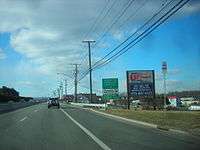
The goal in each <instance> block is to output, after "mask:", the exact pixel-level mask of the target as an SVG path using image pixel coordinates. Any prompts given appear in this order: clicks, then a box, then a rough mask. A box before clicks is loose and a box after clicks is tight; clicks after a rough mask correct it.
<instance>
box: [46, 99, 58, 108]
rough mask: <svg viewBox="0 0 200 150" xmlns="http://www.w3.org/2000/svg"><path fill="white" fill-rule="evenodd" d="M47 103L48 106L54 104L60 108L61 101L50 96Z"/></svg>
mask: <svg viewBox="0 0 200 150" xmlns="http://www.w3.org/2000/svg"><path fill="white" fill-rule="evenodd" d="M47 104H48V108H50V107H52V106H57V108H58V109H59V108H60V103H59V101H58V99H57V98H50V99H49V100H48V102H47Z"/></svg>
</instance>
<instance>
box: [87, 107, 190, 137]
mask: <svg viewBox="0 0 200 150" xmlns="http://www.w3.org/2000/svg"><path fill="white" fill-rule="evenodd" d="M88 110H91V111H93V112H95V113H98V114H101V115H104V116H107V117H109V118H114V119H117V120H119V121H123V122H124V121H125V122H129V123H135V124H138V125H143V126H147V127H150V128H155V129H159V130H163V131H170V132H175V133H179V134H189V133H188V132H186V131H182V130H176V129H170V128H167V127H163V126H160V125H156V124H151V123H147V122H143V121H138V120H133V119H127V118H124V117H120V116H116V115H111V114H108V113H104V112H100V111H96V110H94V109H88Z"/></svg>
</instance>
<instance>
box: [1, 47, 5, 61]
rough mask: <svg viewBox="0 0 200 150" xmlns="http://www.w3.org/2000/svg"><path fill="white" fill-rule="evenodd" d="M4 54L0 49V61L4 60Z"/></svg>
mask: <svg viewBox="0 0 200 150" xmlns="http://www.w3.org/2000/svg"><path fill="white" fill-rule="evenodd" d="M5 58H6V54H5V53H4V52H3V50H2V49H1V48H0V59H5Z"/></svg>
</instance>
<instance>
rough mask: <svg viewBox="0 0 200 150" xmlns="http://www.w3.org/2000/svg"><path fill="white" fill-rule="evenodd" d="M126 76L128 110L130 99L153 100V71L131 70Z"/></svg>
mask: <svg viewBox="0 0 200 150" xmlns="http://www.w3.org/2000/svg"><path fill="white" fill-rule="evenodd" d="M126 74H127V99H128V109H130V98H135V99H138V98H142V99H143V98H155V76H154V70H132V71H127V73H126Z"/></svg>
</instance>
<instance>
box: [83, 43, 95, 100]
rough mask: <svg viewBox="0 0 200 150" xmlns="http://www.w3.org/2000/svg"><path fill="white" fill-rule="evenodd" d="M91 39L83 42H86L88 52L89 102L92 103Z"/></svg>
mask: <svg viewBox="0 0 200 150" xmlns="http://www.w3.org/2000/svg"><path fill="white" fill-rule="evenodd" d="M94 42H95V41H93V40H84V41H83V43H88V53H89V70H90V103H92V102H93V101H92V65H91V50H90V43H94Z"/></svg>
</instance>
